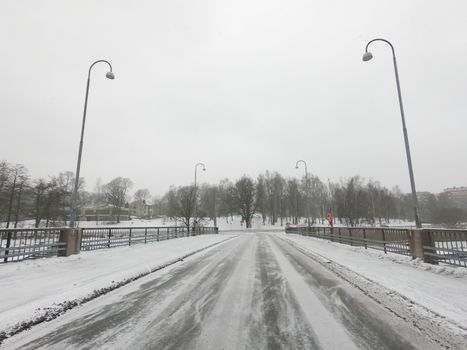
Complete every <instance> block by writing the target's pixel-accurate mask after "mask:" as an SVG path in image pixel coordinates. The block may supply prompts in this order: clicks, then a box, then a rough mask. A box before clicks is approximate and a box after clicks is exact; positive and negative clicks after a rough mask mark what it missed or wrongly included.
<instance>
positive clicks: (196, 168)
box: [193, 163, 206, 232]
mask: <svg viewBox="0 0 467 350" xmlns="http://www.w3.org/2000/svg"><path fill="white" fill-rule="evenodd" d="M200 165H202V166H203V171H206V166H205V165H204V163H197V164H196V165H195V210H194V222H193V228H194V229H195V230H196V229H197V227H198V225H197V222H196V221H197V215H198V214H197V209H198V208H197V207H198V193H197V191H196V175H197V170H198V166H200ZM195 232H196V231H195Z"/></svg>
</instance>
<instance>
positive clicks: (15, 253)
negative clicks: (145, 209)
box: [0, 227, 218, 264]
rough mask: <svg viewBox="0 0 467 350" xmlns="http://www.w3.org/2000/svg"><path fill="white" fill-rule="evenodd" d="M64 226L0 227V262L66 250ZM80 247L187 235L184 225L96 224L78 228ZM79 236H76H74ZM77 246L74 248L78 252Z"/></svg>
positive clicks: (212, 229) (205, 231) (214, 229)
mask: <svg viewBox="0 0 467 350" xmlns="http://www.w3.org/2000/svg"><path fill="white" fill-rule="evenodd" d="M66 230H68V229H67V228H31V229H0V264H1V263H7V262H12V261H22V260H25V259H35V258H43V257H51V256H57V255H68V254H62V253H65V251H66V243H65V242H62V241H61V239H62V238H64V237H61V236H62V233H64V235H66V232H64V231H66ZM80 230H81V239H80V241H79V243H80V249H79V250H95V249H104V248H114V247H119V246H131V245H134V244H142V243H149V242H155V241H163V240H167V239H173V238H180V237H187V236H190V235H194V232H192V231H190V230H187V228H186V227H98V228H97V227H96V228H82V229H80ZM209 233H218V229H217V227H199V230H198V232H197V234H200V235H203V234H209ZM78 237H79V236H78ZM79 250H78V252H79Z"/></svg>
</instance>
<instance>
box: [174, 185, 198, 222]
mask: <svg viewBox="0 0 467 350" xmlns="http://www.w3.org/2000/svg"><path fill="white" fill-rule="evenodd" d="M195 192H196V191H195V187H194V186H183V187H179V188H178V189H177V192H176V198H177V203H176V209H175V210H176V218H177V220H180V221H181V222H182V223H183V224H184V225H185V226H186V227H187V229H189V228H190V220H191V217H192V216H193V215H194V209H195V196H196V193H195Z"/></svg>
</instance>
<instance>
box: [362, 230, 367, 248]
mask: <svg viewBox="0 0 467 350" xmlns="http://www.w3.org/2000/svg"><path fill="white" fill-rule="evenodd" d="M363 239H364V240H365V249H367V245H366V230H365V229H363Z"/></svg>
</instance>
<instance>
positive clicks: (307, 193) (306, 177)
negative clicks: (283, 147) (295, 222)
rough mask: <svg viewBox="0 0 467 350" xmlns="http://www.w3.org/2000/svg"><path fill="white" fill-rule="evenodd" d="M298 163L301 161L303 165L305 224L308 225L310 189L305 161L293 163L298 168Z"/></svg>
mask: <svg viewBox="0 0 467 350" xmlns="http://www.w3.org/2000/svg"><path fill="white" fill-rule="evenodd" d="M298 163H303V164H304V165H305V191H306V197H307V198H306V215H307V216H306V223H307V226H308V227H310V206H309V203H308V201H309V200H310V191H309V188H308V167H307V166H306V162H305V161H304V160H301V159H300V160H298V161H297V162H296V163H295V169H298Z"/></svg>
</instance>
